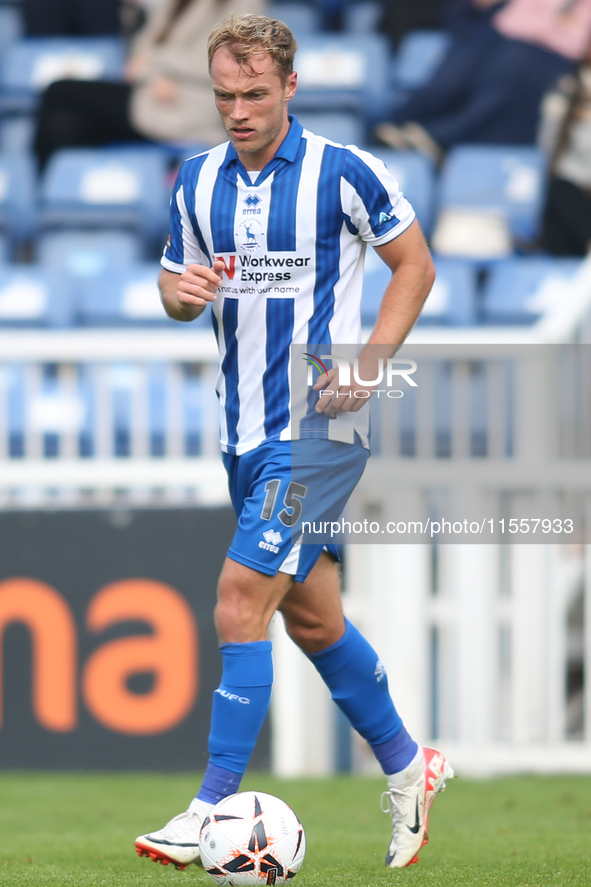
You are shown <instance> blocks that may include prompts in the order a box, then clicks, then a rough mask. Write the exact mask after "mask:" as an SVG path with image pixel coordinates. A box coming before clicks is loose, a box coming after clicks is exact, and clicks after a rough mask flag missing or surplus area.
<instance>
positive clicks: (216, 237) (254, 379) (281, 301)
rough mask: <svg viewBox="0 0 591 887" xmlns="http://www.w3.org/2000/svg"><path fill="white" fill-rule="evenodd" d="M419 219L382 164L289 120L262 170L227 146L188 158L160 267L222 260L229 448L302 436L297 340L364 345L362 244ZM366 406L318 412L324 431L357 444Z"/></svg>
mask: <svg viewBox="0 0 591 887" xmlns="http://www.w3.org/2000/svg"><path fill="white" fill-rule="evenodd" d="M414 217H415V216H414V211H413V209H412V207H411V206H410V204H409V203H408V201H407V200H406V199H405V198H404V197H403V195H402V192H401V191H400V190H399V187H398V183H397V182H396V180H395V179H394V178H393V177H392V176H391V175H390V173H389V172H388V171H387V169H386V167H385V166H384V164H383V163H382V162H381V161H380V160H377V159H376V158H375V157H373V156H372V155H371V154H368V153H367V152H365V151H361V150H359V149H358V148H355V147H352V146H349V147H343V146H342V145H337V144H335V143H334V142H330V141H328V140H327V139H325V138H322V137H320V136H317V135H314V134H313V133H311V132H308V131H307V130H303V129H302V127H301V125H300V124H299V123H298V122H297V120H295V119H294V118H291V127H290V130H289V132H288V134H287V136H286V138H285V139H284V141H283V143H282V144H281V146H280V147H279V149H278V151H277V153H276V154H275V157H274V158H273V159H272V160H271V161H270V162H269V163H268V164H267V165H266V166H265V168H264V169H263V170H262V171H261V172H258V173H249V172H247V171H246V169H245V168H244V166H243V165H242V163H241V162H240V160H239V159H238V156H237V154H236V151H235V149H234V147H233V146H232V144H231V143H229V142H225V143H224V144H222V145H219V146H218V147H216V148H213V149H212V150H210V151H206V152H205V153H203V154H199V155H197V156H196V157H192V158H190V159H189V160H187V161H185V163H184V164H183V166H182V167H181V170H180V172H179V175H178V178H177V181H176V183H175V186H174V191H173V197H172V206H171V230H170V238H169V241H168V244H167V246H166V248H165V250H164V255H163V257H162V265H163V266H164V268H166V269H167V270H169V271H173V272H177V273H182V272H183V271H184V270H185V269H186V267H187V266H188V265H190V264H193V263H197V264H201V265H207V266H211V265H212V264H213V262H214V260H215V259H217V258H221V259H223V261H224V264H225V271H224V273H223V277H224V279H223V282H222V284H221V286H220V287H219V289H218V297H217V299H216V301H215V302H214V303H213V325H214V330H215V333H216V337H217V339H218V344H219V349H220V370H219V374H218V380H217V386H216V387H217V392H218V396H219V398H220V406H221V445H222V449H223V450H224V451H225V452H227V453H231V454H235V455H240V454H241V453H245V452H247V451H248V450H251V449H253V448H255V447H257V446H258V445H259V444H261V443H262V442H263V441H267V440H289V439H291V437H292V430H293V433H294V436H298V429H295V428H294V429H292V426H291V403H290V386H291V381H290V353H291V352H290V345H292V344H306V343H323V344H326V343H348V344H355V343H358V342H359V341H360V336H361V322H360V302H361V293H362V288H363V260H364V256H365V248H366V244H367V243H369V244H371V245H373V246H380V245H382V244H384V243H387V242H388V241H390V240H393V239H394V238H395V237H397V236H398V235H399V234H402V232H403V231H405V230H406V229H407V228H408V227H409V225H410V224H411V223H412V221H413V220H414ZM366 412H367V410H361V411H360V412H359V413H354V414H349V415H348V416H347V415H344V416H342V417H339V420H337V421H334V420H331V421H330V422H329V421H328V420H326V419H324V417H319V420H321V422H322V427H323V428H324V432H320V434H321V436H325V437H330V438H334V439H337V440H345V441H352V440H353V434H354V431H355V430H356V425H355V423H359V421H363V420H362V419H361V415H362V414H364V413H366ZM341 420H342V421H341ZM357 430H359V429H357ZM317 433H318V432H317ZM362 436H363V437H364V436H365V435H364V434H363V433H362Z"/></svg>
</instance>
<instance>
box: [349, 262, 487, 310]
mask: <svg viewBox="0 0 591 887" xmlns="http://www.w3.org/2000/svg"><path fill="white" fill-rule="evenodd" d="M435 269H436V272H437V278H436V280H435V284H434V285H433V289H432V290H431V292H430V294H429V296H428V297H427V301H426V302H425V305H424V308H423V310H422V312H421V316H420V318H419V321H418V323H419V324H420V325H422V326H469V325H471V324H474V323H475V322H476V301H477V269H476V266H475V265H474V264H473V263H471V262H465V261H463V260H461V259H446V258H435ZM390 277H391V272H390V269H389V268H388V267H387V265H385V264H384V262H382V260H381V259H380V258H379V256H378V255H377V254H376V253H375V252H374V250H368V253H367V260H366V268H365V276H364V281H363V297H362V300H361V322H362V324H363V326H367V327H371V326H373V325H374V323H375V321H376V318H377V314H378V309H379V306H380V302H381V301H382V296H383V295H384V290H385V288H386V285H387V284H388V282H389V280H390Z"/></svg>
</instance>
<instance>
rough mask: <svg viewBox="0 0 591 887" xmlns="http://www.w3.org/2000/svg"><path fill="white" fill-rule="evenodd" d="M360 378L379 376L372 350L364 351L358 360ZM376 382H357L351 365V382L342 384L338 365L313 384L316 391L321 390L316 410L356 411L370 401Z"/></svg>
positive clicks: (333, 411)
mask: <svg viewBox="0 0 591 887" xmlns="http://www.w3.org/2000/svg"><path fill="white" fill-rule="evenodd" d="M358 377H359V378H360V379H362V380H363V379H376V378H377V377H378V361H377V358H375V357H374V355H373V354H372V353H371V350H370V351H366V352H362V354H361V355H360V357H359V362H358ZM376 387H377V386H376V384H373V385H372V384H367V383H366V382H363V381H362V382H357V381H356V380H355V375H354V372H353V365H351V367H350V384H347V385H340V383H339V371H338V368H337V367H334V368H333V369H331V370H329V371H328V373H324V374H323V375H322V376H319V377H318V379H317V380H316V382H315V384H314V385H313V389H314V391H320V397H319V398H318V401H317V403H316V412H317V413H325V414H326V415H327V416H336V415H338V414H339V413H356V412H357V411H358V410H360V409H361V408H362V407H363V405H364V404H365V403H366V401H368V400H369V399H370V398H371V396H372V394H373V392H374V391H375V389H376Z"/></svg>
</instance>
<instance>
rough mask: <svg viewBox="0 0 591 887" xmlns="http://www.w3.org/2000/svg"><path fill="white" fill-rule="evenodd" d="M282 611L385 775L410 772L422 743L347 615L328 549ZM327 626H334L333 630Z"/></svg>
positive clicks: (285, 601) (293, 590)
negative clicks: (410, 729) (414, 736)
mask: <svg viewBox="0 0 591 887" xmlns="http://www.w3.org/2000/svg"><path fill="white" fill-rule="evenodd" d="M279 609H280V610H281V613H282V614H283V617H284V619H285V626H286V630H287V633H288V634H289V636H290V637H291V638H292V640H293V641H294V642H295V643H296V644H297V645H298V646H299V647H300V648H301V649H302V650H303V652H304V653H305V654H306V655H307V656H308V658H309V659H310V661H311V662H312V663H313V665H314V666H315V668H316V669H317V671H318V673H319V674H320V676H321V677H322V679H323V680H324V682H325V683H326V685H327V686H328V688H329V690H330V692H331V696H332V698H333V699H334V701H335V702H336V703H337V705H338V706H339V708H340V709H341V710H342V711H343V712H344V714H345V715H346V716H347V718H348V719H349V721H350V722H351V724H352V726H353V727H354V728H355V730H357V732H358V733H359V734H360V735H361V736H363V738H364V739H366V740H367V742H368V743H369V744H370V746H371V747H372V749H373V751H374V754H375V755H376V758H377V759H378V761H379V762H380V764H381V766H382V769H383V770H384V773H386V774H391V773H396V772H400V771H401V770H404V769H405V768H406V767H407V766H408V765H409V764H410V763H411V761H412V760H413V758H414V757H415V756H416V754H417V751H418V745H417V743H416V742H415V741H414V740H413V739H411V737H410V736H409V735H408V733H407V731H406V730H405V728H404V725H403V723H402V719H401V718H400V715H399V714H398V712H397V711H396V709H395V707H394V703H393V702H392V698H391V696H390V693H389V690H388V679H387V677H386V672H385V669H384V666H383V664H382V662H381V661H380V658H379V656H378V654H377V653H376V651H375V650H374V649H373V647H372V646H371V644H370V643H369V641H367V639H366V638H365V637H364V636H363V635H362V634H361V632H360V631H359V630H358V629H357V628H356V627H355V626H354V625H353V624H352V623H351V622H349V620H348V619H345V618H344V616H343V611H342V606H341V596H340V588H339V577H338V571H337V564H336V563H335V561H334V560H333V559H332V558H331V557H330V556H329V555H328V554H327V553H326V552H324V553H323V554H322V555H321V556H320V558H319V559H318V563H317V564H316V566H315V567H314V568H313V569H312V571H311V572H310V574H309V576H308V577H307V579H306V580H305V581H304V582H301V583H300V582H296V583H294V585H293V587H292V588H291V590H290V591H289V592H288V593H287V594H286V596H285V598H284V599H283V602H282V603H281V605H280V607H279ZM325 626H330V627H331V630H330V632H329V631H327V629H326V628H325Z"/></svg>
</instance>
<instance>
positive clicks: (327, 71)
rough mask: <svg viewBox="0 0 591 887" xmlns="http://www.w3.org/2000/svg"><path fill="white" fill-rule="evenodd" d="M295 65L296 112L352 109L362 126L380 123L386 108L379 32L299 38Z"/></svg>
mask: <svg viewBox="0 0 591 887" xmlns="http://www.w3.org/2000/svg"><path fill="white" fill-rule="evenodd" d="M298 42H299V48H298V52H297V55H296V61H295V67H296V70H297V71H298V91H297V93H296V95H295V96H294V98H293V99H292V101H291V106H292V107H293V109H294V112H295V114H296V115H297V114H298V112H299V111H300V110H326V109H327V108H330V109H331V111H343V110H347V111H356V112H358V113H359V114H361V115H362V117H363V119H364V120H365V121H366V122H367V123H368V124H373V123H377V122H378V121H379V120H382V119H383V117H384V114H385V112H386V109H387V105H388V67H389V61H390V48H389V44H388V40H387V38H386V37H384V36H383V35H381V34H357V35H355V36H353V35H352V34H322V35H309V36H306V37H302V38H301V39H300V40H299V41H298Z"/></svg>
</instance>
